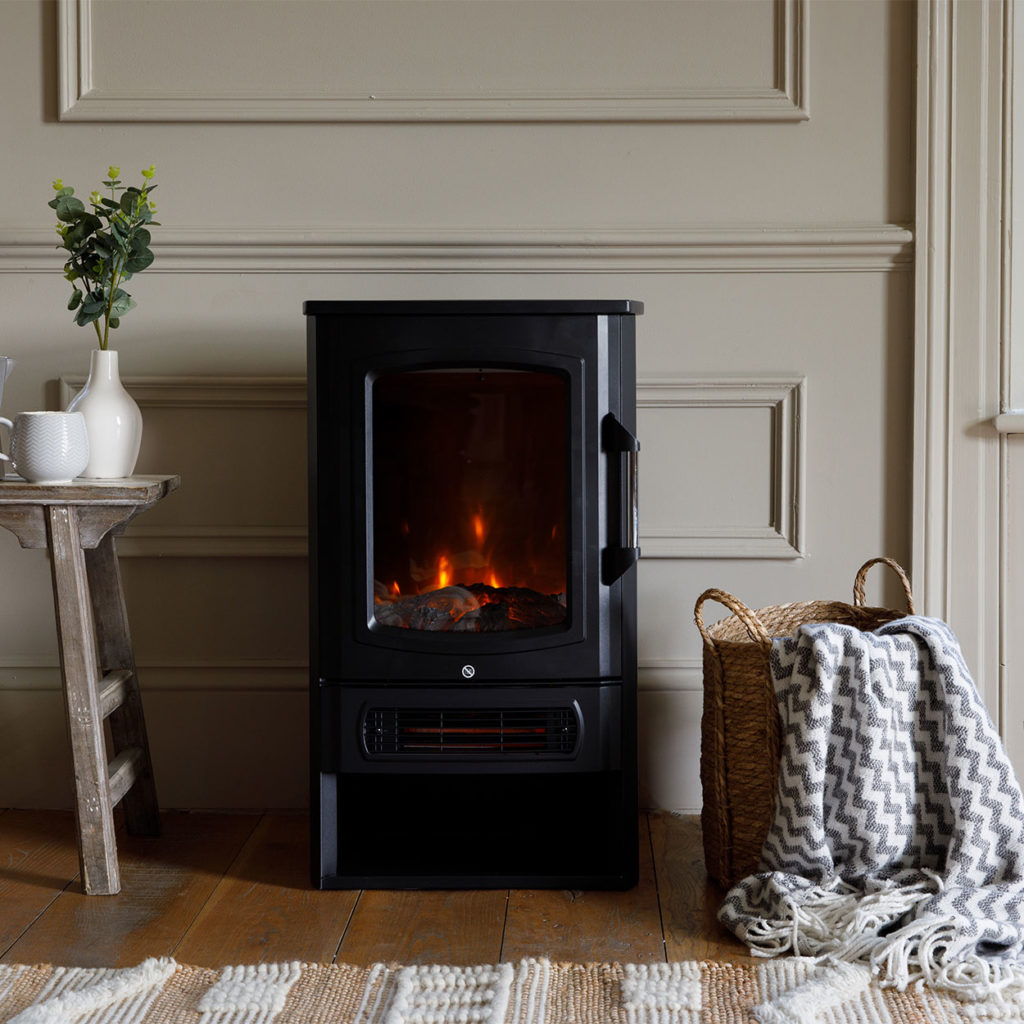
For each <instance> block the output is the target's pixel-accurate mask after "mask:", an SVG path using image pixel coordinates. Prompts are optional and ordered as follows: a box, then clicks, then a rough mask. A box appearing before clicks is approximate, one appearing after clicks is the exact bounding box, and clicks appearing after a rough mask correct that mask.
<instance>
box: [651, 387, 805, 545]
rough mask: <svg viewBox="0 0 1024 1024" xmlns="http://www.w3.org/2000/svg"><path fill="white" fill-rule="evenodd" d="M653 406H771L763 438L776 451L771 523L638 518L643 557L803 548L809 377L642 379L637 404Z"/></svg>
mask: <svg viewBox="0 0 1024 1024" xmlns="http://www.w3.org/2000/svg"><path fill="white" fill-rule="evenodd" d="M651 408H662V409H692V408H718V409H723V408H725V409H756V408H761V409H767V410H769V412H770V413H771V415H770V417H769V421H770V427H769V431H770V435H771V436H770V437H768V438H766V439H764V442H765V447H766V448H767V450H769V451H770V453H771V474H770V484H769V490H770V493H769V494H766V495H765V496H764V501H763V503H762V504H763V507H765V508H767V509H769V510H770V513H769V519H768V522H766V523H763V524H755V525H751V526H728V527H723V526H721V525H718V524H715V523H707V524H685V525H684V524H680V525H678V526H672V525H669V526H664V525H660V526H657V527H653V528H651V527H649V528H647V529H645V528H644V525H643V518H641V529H640V548H641V551H642V552H643V555H644V557H646V558H751V559H762V558H768V559H774V558H802V557H803V556H804V554H805V552H804V540H803V538H804V515H803V494H804V481H805V476H806V468H805V451H806V445H805V434H806V428H805V409H806V379H805V378H804V377H799V376H792V377H770V378H769V377H765V378H738V377H722V378H681V379H660V378H648V379H641V380H638V381H637V411H638V412H642V410H644V409H651ZM642 442H643V438H642V437H641V443H642ZM641 457H642V456H641Z"/></svg>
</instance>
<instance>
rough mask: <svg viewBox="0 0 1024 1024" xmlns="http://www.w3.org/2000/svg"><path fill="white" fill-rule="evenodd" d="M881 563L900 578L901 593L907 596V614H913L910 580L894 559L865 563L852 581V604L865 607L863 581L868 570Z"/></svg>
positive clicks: (874, 560) (871, 560)
mask: <svg viewBox="0 0 1024 1024" xmlns="http://www.w3.org/2000/svg"><path fill="white" fill-rule="evenodd" d="M879 562H881V563H882V564H883V565H887V566H889V568H890V569H892V571H893V572H894V573H896V575H897V576H899V578H900V583H902V584H903V593H904V594H906V595H907V614H909V615H913V614H914V595H913V594H912V593H911V590H910V579H909V578H908V576H907V574H906V573H905V572H904V571H903V566H901V565H900V563H899V562H897V561H896V559H894V558H884V557H883V558H872V559H870V560H869V561H867V562H865V563H864V564H863V565H862V566H861V567H860V569H859V570H858V571H857V578H856V579H855V580H854V581H853V603H854V605H856V607H858V608H863V607H864V605H865V600H864V581H865V580H866V579H867V575H868V570H869V569H870V568H871V567H872V566H873V565H877V564H878V563H879Z"/></svg>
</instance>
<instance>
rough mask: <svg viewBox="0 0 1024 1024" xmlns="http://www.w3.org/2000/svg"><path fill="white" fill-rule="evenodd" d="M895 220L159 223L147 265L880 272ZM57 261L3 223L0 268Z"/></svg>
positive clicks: (296, 269) (283, 270) (899, 232)
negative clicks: (312, 226) (565, 225)
mask: <svg viewBox="0 0 1024 1024" xmlns="http://www.w3.org/2000/svg"><path fill="white" fill-rule="evenodd" d="M913 240H914V236H913V233H912V232H911V231H910V230H909V229H908V228H905V227H902V226H899V225H894V224H879V225H844V224H836V225H825V226H807V227H799V226H798V227H771V226H764V225H747V226H733V227H714V226H709V227H698V228H644V227H637V228H622V229H598V230H593V229H583V228H581V229H576V230H565V229H562V230H557V229H556V230H550V229H545V228H524V229H521V230H514V229H509V228H493V229H491V228H488V229H480V228H474V229H468V228H467V229H464V230H458V229H451V228H438V229H431V228H396V229H392V230H380V229H378V230H372V231H365V232H360V231H358V230H339V231H326V232H325V231H322V230H317V231H313V230H309V231H307V230H305V229H302V228H298V227H296V228H282V229H280V230H277V231H267V230H254V231H248V232H247V231H238V230H234V229H231V230H228V229H225V230H223V231H218V230H205V229H203V230H200V229H196V230H187V229H184V230H183V229H178V230H177V231H174V230H167V231H163V232H161V234H160V239H159V242H158V243H154V246H153V248H154V250H155V251H156V254H157V259H156V262H155V263H154V264H153V266H152V267H151V268H150V269H149V271H148V272H147V273H150V274H160V273H172V274H187V273H214V272H220V273H233V274H235V273H252V274H289V273H293V274H310V273H345V274H354V273H366V274H377V273H384V274H387V273H464V274H487V273H538V272H540V273H594V274H602V273H616V274H659V273H666V274H687V273H696V274H700V273H744V272H757V273H859V272H866V273H878V272H887V271H893V270H908V269H910V268H911V267H912V266H913V259H914V248H913ZM61 265H62V260H61V256H60V253H59V251H58V250H57V249H56V247H55V246H54V244H53V241H52V234H51V233H49V232H46V231H43V230H39V229H31V230H29V229H25V230H18V229H15V230H14V231H8V232H7V233H5V234H0V273H3V272H7V273H30V272H50V271H56V270H58V269H59V268H60V267H61Z"/></svg>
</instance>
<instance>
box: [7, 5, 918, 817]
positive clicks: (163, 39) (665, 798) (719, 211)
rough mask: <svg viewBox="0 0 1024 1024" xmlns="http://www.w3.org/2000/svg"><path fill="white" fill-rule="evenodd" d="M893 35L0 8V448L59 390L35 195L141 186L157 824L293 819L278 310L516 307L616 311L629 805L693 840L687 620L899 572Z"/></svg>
mask: <svg viewBox="0 0 1024 1024" xmlns="http://www.w3.org/2000/svg"><path fill="white" fill-rule="evenodd" d="M914 15H915V8H914V6H913V5H912V4H910V3H903V2H897V3H880V2H879V3H876V2H867V0H865V2H836V3H833V2H825V0H809V2H802V0H779V2H776V3H773V2H770V0H751V2H738V0H737V2H725V0H701V2H695V3H689V2H669V3H646V2H642V0H630V2H625V3H597V4H590V3H588V2H586V0H575V2H555V0H552V2H543V3H534V2H527V3H521V4H516V3H505V2H501V0H491V2H485V0H469V2H467V3H443V2H433V0H413V2H411V3H368V4H360V3H333V4H323V3H313V4H310V3H304V2H300V0H291V2H276V3H275V2H268V3H249V2H244V0H234V2H231V3H227V4H224V3H219V2H213V0H206V2H205V3H203V4H195V3H184V2H176V0H169V2H159V3H149V4H145V3H140V2H127V3H112V2H110V0H93V2H92V3H91V4H86V3H74V2H68V3H66V4H64V3H62V4H51V3H42V4H39V3H35V2H0V95H2V96H3V97H4V103H3V104H2V105H0V137H2V138H3V140H4V145H3V146H2V147H0V165H2V168H3V173H2V177H0V180H2V181H3V184H4V188H3V189H2V190H0V309H2V310H3V311H4V317H3V330H2V333H0V349H3V350H4V352H3V353H2V354H9V355H12V356H14V357H15V358H16V359H17V360H18V366H17V369H16V371H15V374H14V376H13V377H12V379H11V381H10V384H9V387H8V391H7V393H6V394H5V396H4V403H3V411H4V412H5V413H6V414H10V413H11V412H15V411H18V410H22V409H30V408H40V407H46V406H49V407H56V403H57V402H59V401H60V397H59V396H60V393H61V392H60V389H59V387H58V385H57V383H56V382H57V381H58V380H59V379H60V378H61V377H65V378H67V379H68V381H67V382H66V385H65V393H66V391H67V388H68V387H73V386H74V384H75V382H76V380H77V381H80V379H81V376H82V375H83V374H84V372H85V370H86V368H87V366H88V353H89V349H90V348H91V344H92V340H91V338H90V335H89V334H88V332H87V331H86V330H81V329H79V328H76V327H74V326H73V325H72V324H71V323H70V322H69V316H68V314H67V313H66V311H65V310H64V302H65V299H66V294H65V284H64V282H63V281H62V279H61V274H60V269H59V266H60V260H59V256H58V255H57V253H56V251H55V250H54V249H53V243H54V241H55V239H56V236H55V235H53V234H52V223H51V211H50V210H49V209H48V208H47V206H46V203H47V201H48V199H49V198H50V195H51V192H50V186H49V183H50V180H51V179H52V178H55V177H58V176H59V177H63V178H64V179H65V181H66V182H67V183H69V184H72V185H74V186H75V187H76V188H77V189H78V190H79V191H80V192H82V193H88V191H90V190H91V189H92V188H94V187H95V186H96V185H97V184H98V180H99V177H100V175H101V174H102V173H103V172H104V171H105V169H106V166H107V164H108V163H116V164H119V165H121V167H122V169H123V170H124V171H125V172H128V171H129V169H131V168H141V167H145V166H148V165H149V164H150V163H155V164H156V165H157V168H158V179H157V180H158V182H159V184H160V190H159V191H158V192H157V193H156V198H157V200H158V207H159V219H160V220H161V221H162V224H163V226H162V227H161V228H160V229H158V230H157V231H156V232H155V241H156V243H157V244H156V245H155V246H154V249H155V251H156V254H157V260H156V263H155V264H154V266H153V268H152V269H151V270H150V271H147V273H146V274H144V275H143V276H142V277H140V278H138V279H137V280H136V281H135V282H133V285H134V288H133V289H132V290H133V294H134V296H135V297H136V299H137V300H138V303H139V308H138V309H137V310H136V311H134V312H132V313H131V314H130V315H129V316H128V317H126V318H125V321H124V324H123V326H122V328H121V333H120V336H119V337H118V341H117V343H118V347H119V349H120V352H121V365H122V373H123V374H125V375H126V376H127V377H129V378H137V379H138V380H137V381H136V383H135V384H134V385H133V386H134V387H135V388H136V391H137V394H138V395H139V398H140V403H141V405H142V407H143V413H144V416H145V422H146V436H145V439H144V441H143V454H142V461H141V463H140V469H142V470H150V471H154V472H156V471H162V472H167V471H180V472H181V473H182V475H183V480H184V483H183V487H182V490H181V491H180V492H179V493H178V494H176V495H174V496H173V497H171V498H170V499H168V500H167V501H166V502H165V503H164V505H163V507H161V508H159V509H157V510H155V511H153V512H151V513H149V514H147V516H146V517H144V518H142V519H140V520H138V522H137V525H136V526H133V527H132V529H131V530H130V532H129V536H128V537H126V538H125V540H124V542H123V543H122V545H121V550H122V555H123V559H122V562H123V567H124V575H125V583H126V587H127V594H128V601H129V612H130V614H131V616H132V621H133V628H134V633H135V639H136V649H137V656H138V661H139V664H140V672H141V675H142V685H143V690H144V696H145V701H146V708H147V716H148V719H149V725H150V732H151V737H152V743H153V750H154V758H155V762H156V771H157V774H158V779H157V781H158V788H159V790H160V794H161V799H162V801H163V803H164V804H165V805H166V806H202V805H205V806H295V805H301V804H303V803H304V802H305V800H306V782H305V779H306V763H305V758H306V743H305V732H306V706H307V702H306V697H305V690H304V688H305V672H304V661H305V644H306V640H305V628H306V623H305V610H304V604H305V564H304V560H303V557H302V546H303V539H302V538H303V534H302V529H303V524H304V493H303V491H304V481H305V465H304V420H303V416H304V411H303V408H302V399H303V395H302V388H301V380H298V378H301V377H302V375H303V374H304V369H305V367H304V360H305V351H304V327H305V325H304V322H303V318H302V315H301V303H302V300H303V299H306V298H398V297H409V298H416V297H428V298H463V297H498V298H500V297H531V296H534V297H617V298H636V299H641V300H643V301H644V302H645V304H646V309H647V312H646V314H645V315H644V316H643V317H642V318H641V320H640V321H639V325H638V333H639V375H640V378H641V387H640V389H639V401H640V424H641V429H642V431H643V435H642V443H643V445H644V454H643V461H642V469H641V481H642V493H641V499H642V501H643V503H644V504H643V521H642V541H643V546H644V550H645V558H644V560H643V562H642V564H641V566H640V615H641V619H640V663H641V668H640V685H641V695H640V703H641V720H642V721H641V774H642V778H643V786H644V792H643V795H642V796H643V800H644V802H645V803H648V804H649V805H655V806H662V807H670V808H677V809H693V808H695V807H696V806H698V805H699V801H700V794H699V784H698V782H697V778H696V766H697V750H698V743H699V714H700V704H701V692H700V686H701V682H700V668H699V657H700V647H699V642H698V640H699V638H698V636H697V633H696V630H695V629H694V627H693V625H692V609H693V603H694V600H695V598H696V597H697V595H698V594H699V593H700V592H701V591H702V590H703V589H704V588H705V587H708V586H720V587H723V588H725V589H727V590H730V591H732V592H734V593H736V594H738V595H739V596H741V597H742V598H743V599H744V600H746V601H747V602H748V603H750V604H751V605H754V606H756V605H759V604H769V603H775V602H778V601H784V600H796V599H801V598H806V597H812V596H813V597H845V596H846V595H847V594H848V592H849V587H850V585H851V583H852V577H853V573H854V571H855V570H856V568H857V566H858V565H859V564H860V563H861V562H862V561H864V560H865V559H866V558H868V557H869V556H872V555H875V554H881V553H888V554H893V555H896V556H897V557H899V558H901V559H905V558H907V557H908V555H909V547H910V508H909V505H910V472H911V443H910V428H911V409H912V380H911V351H912V330H913V311H912V287H913V275H912V274H911V273H910V270H911V268H912V244H911V233H910V232H909V231H908V230H906V227H905V225H907V224H908V223H909V222H910V221H911V220H912V217H913V209H914V190H913V168H912V164H913V159H912V142H913V109H914V108H913V98H912V92H913V68H914ZM87 30H91V46H90V45H88V44H89V39H90V32H89V31H87ZM313 55H315V57H314V56H313ZM62 69H63V72H64V74H63V76H62V74H61V71H62ZM83 83H84V84H83ZM371 97H373V98H371ZM900 225H904V227H900ZM237 378H254V379H251V380H247V381H246V380H242V381H240V380H238V379H237ZM256 378H258V379H256ZM0 579H2V580H3V581H4V585H3V586H2V587H0V780H2V781H0V806H2V805H12V804H13V805H37V806H38V805H53V804H66V803H68V802H69V799H70V783H69V772H68V763H67V756H66V753H65V742H64V737H63V729H64V726H63V721H62V717H61V715H62V712H61V705H60V696H59V690H58V669H57V656H56V650H55V643H54V638H53V613H52V605H51V599H50V594H49V578H48V569H47V565H46V561H45V558H44V557H43V556H42V555H41V554H40V553H38V552H27V551H21V550H20V549H19V548H18V546H17V543H16V542H15V541H14V539H13V538H12V537H10V536H8V535H4V536H2V537H0ZM879 593H880V586H879V587H876V589H875V595H878V594H879ZM875 595H873V596H875Z"/></svg>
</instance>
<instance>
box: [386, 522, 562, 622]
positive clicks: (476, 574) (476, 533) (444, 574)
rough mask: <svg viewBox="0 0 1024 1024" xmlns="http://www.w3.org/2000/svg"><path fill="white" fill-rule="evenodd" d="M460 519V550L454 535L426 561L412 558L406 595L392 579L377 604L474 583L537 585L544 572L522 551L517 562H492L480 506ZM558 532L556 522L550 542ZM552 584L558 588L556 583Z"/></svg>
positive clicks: (489, 534) (491, 544)
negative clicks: (417, 560) (444, 547)
mask: <svg viewBox="0 0 1024 1024" xmlns="http://www.w3.org/2000/svg"><path fill="white" fill-rule="evenodd" d="M460 519H461V522H462V531H461V532H462V537H463V539H464V546H462V547H461V549H460V548H459V547H456V546H455V545H456V544H458V540H457V539H454V538H453V540H454V543H453V544H452V546H451V547H449V548H446V549H441V550H440V551H437V550H436V549H435V552H434V553H433V555H432V556H431V557H430V558H429V559H428V560H425V561H423V562H416V561H412V562H411V563H410V567H409V575H410V577H411V584H412V585H411V587H408V588H407V594H403V593H402V589H401V587H400V586H399V583H398V581H397V580H395V581H394V582H393V583H391V584H390V585H389V586H387V587H384V586H380V587H379V588H378V591H377V596H376V600H377V601H378V603H380V602H393V601H402V600H404V599H405V597H406V596H408V594H417V595H423V594H431V593H433V592H434V591H437V590H444V589H446V588H448V587H453V586H465V587H470V586H473V585H474V584H483V585H485V586H488V587H491V588H493V589H494V590H501V589H504V588H507V587H526V588H531V587H536V586H537V585H538V584H537V582H536V581H537V580H538V575H541V576H543V575H544V574H543V572H541V573H540V574H538V566H537V565H536V564H534V563H533V561H532V559H531V560H528V559H527V558H526V557H525V552H524V553H523V555H521V557H520V558H519V560H518V563H517V562H515V561H512V562H509V561H508V560H507V559H505V560H503V561H501V562H500V563H499V564H493V561H492V560H493V559H494V556H495V551H494V547H495V544H494V540H493V538H492V532H493V530H492V521H491V520H489V519H488V518H487V516H485V515H484V510H483V507H482V506H480V505H477V506H476V509H475V511H470V510H467V511H466V513H464V516H463V517H460ZM401 529H402V532H403V533H404V534H407V535H408V534H410V533H411V532H412V531H411V530H410V528H409V523H408V522H403V523H402V524H401ZM559 533H560V530H559V526H558V524H557V523H556V524H555V525H554V526H552V527H551V538H552V540H553V541H554V540H555V539H556V537H557V535H558V534H559ZM449 543H452V542H451V541H450V542H449ZM499 558H500V556H499ZM499 568H500V569H501V570H502V571H501V573H499V572H498V569H499ZM545 585H546V584H545ZM555 586H556V587H557V584H555ZM562 589H564V584H563V587H562ZM545 592H547V590H545ZM477 599H480V600H483V601H484V602H485V603H486V602H487V601H488V600H490V599H489V598H482V597H481V595H477Z"/></svg>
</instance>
